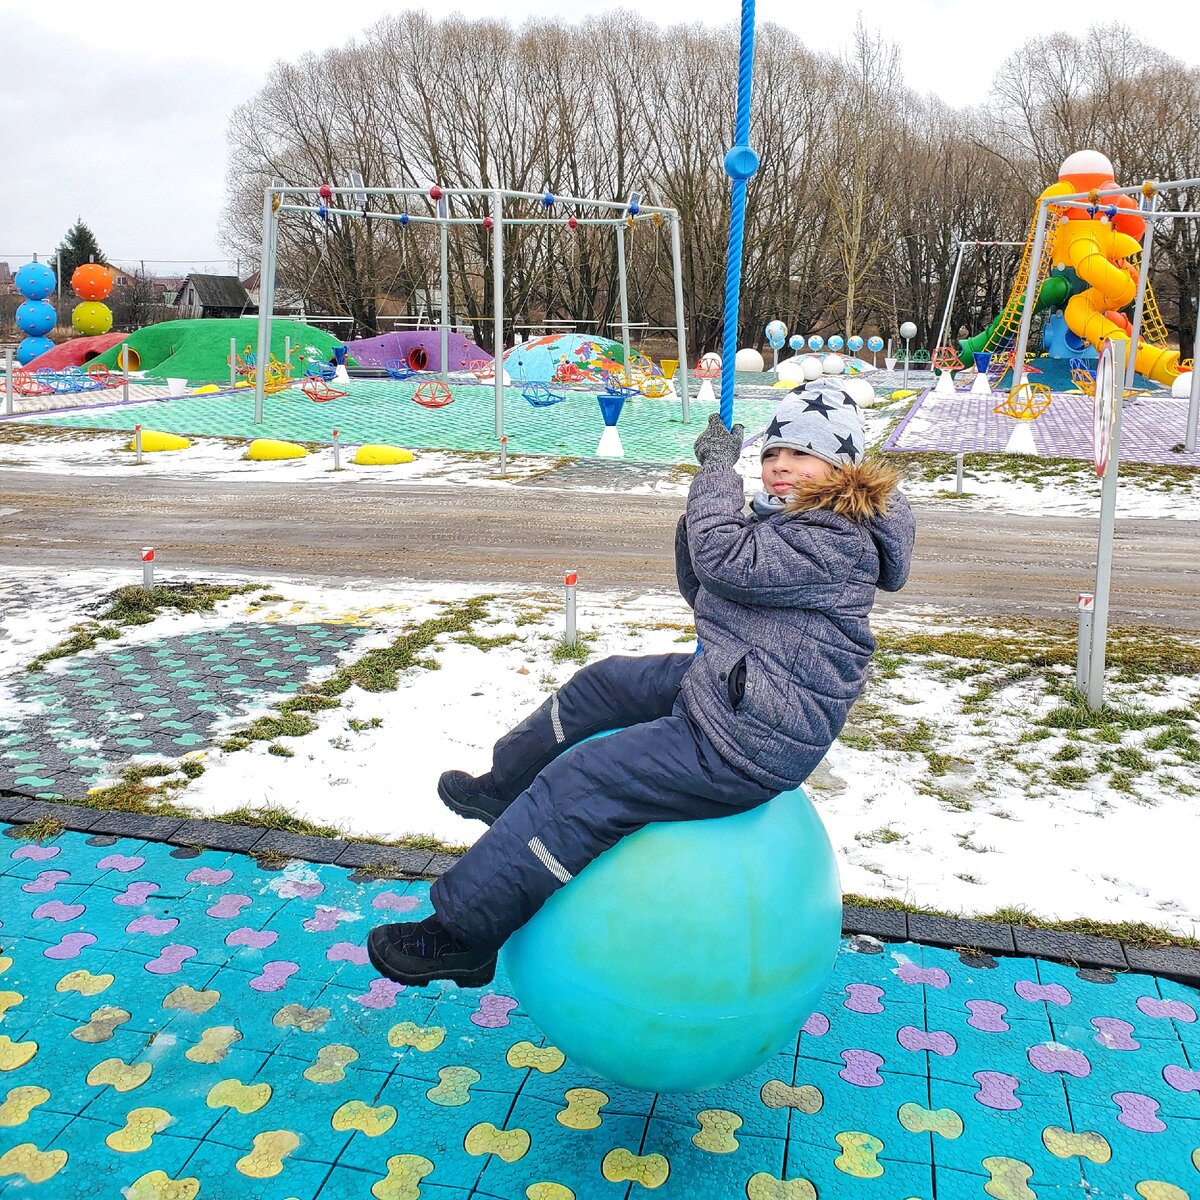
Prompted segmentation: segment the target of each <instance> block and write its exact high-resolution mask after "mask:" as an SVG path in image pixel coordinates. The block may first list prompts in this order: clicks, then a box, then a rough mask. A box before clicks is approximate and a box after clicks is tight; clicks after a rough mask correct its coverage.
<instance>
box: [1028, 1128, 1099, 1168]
mask: <svg viewBox="0 0 1200 1200" xmlns="http://www.w3.org/2000/svg"><path fill="white" fill-rule="evenodd" d="M1042 1145H1043V1146H1045V1147H1046V1149H1047V1150H1049V1151H1050V1153H1051V1154H1053V1155H1054V1157H1055V1158H1071V1157H1073V1156H1075V1157H1079V1158H1086V1159H1089V1160H1090V1161H1091V1162H1094V1163H1106V1162H1111V1161H1112V1147H1111V1146H1110V1145H1109V1144H1108V1140H1107V1139H1106V1138H1105V1137H1104V1136H1103V1135H1101V1134H1099V1133H1096V1132H1094V1131H1093V1130H1090V1129H1085V1130H1084V1131H1083V1132H1082V1133H1071V1132H1070V1131H1069V1130H1066V1129H1063V1128H1062V1127H1061V1126H1060V1125H1047V1126H1046V1128H1045V1129H1043V1130H1042Z"/></svg>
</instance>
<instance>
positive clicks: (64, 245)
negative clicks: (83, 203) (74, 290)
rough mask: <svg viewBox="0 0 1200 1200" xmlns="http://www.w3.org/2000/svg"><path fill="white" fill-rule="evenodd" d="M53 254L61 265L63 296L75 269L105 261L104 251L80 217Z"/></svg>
mask: <svg viewBox="0 0 1200 1200" xmlns="http://www.w3.org/2000/svg"><path fill="white" fill-rule="evenodd" d="M55 253H56V254H58V255H59V256H60V257H59V261H60V263H61V264H62V287H63V292H64V294H65V293H66V291H67V289H68V288H69V287H70V284H71V275H72V273H73V272H74V270H75V268H76V267H79V266H82V265H83V264H84V263H88V262H97V263H102V262H104V261H105V258H104V251H103V250H101V249H100V243H99V242H97V241H96V235H95V234H94V233H93V232H92V231H91V230H90V229H89V228H88V227H87V225H85V224H84V221H83V218H82V217H77V218H76V220H75V224H74V225H72V226H71V228H70V229H68V230H67V235H66V237H64V238H63V240H62V242H61V243H60V244H59V246H58V249H57V250H56V251H55Z"/></svg>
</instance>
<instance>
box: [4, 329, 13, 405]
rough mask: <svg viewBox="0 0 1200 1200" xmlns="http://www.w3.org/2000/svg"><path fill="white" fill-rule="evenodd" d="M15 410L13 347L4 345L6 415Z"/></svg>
mask: <svg viewBox="0 0 1200 1200" xmlns="http://www.w3.org/2000/svg"><path fill="white" fill-rule="evenodd" d="M12 411H13V348H12V347H11V346H5V347H4V415H5V416H6V417H11V416H12Z"/></svg>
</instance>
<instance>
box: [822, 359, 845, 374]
mask: <svg viewBox="0 0 1200 1200" xmlns="http://www.w3.org/2000/svg"><path fill="white" fill-rule="evenodd" d="M845 371H846V360H845V359H844V358H843V357H842V356H841V355H840V354H827V355H825V357H824V358H823V359H821V374H822V375H843V374H845Z"/></svg>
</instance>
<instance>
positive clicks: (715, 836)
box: [501, 788, 842, 1092]
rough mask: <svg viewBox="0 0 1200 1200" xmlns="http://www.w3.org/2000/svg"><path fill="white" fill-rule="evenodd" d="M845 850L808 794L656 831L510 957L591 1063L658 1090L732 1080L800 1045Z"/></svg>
mask: <svg viewBox="0 0 1200 1200" xmlns="http://www.w3.org/2000/svg"><path fill="white" fill-rule="evenodd" d="M841 917H842V897H841V887H840V884H839V881H838V873H837V864H836V861H835V859H834V854H833V847H832V846H831V845H830V842H829V836H828V834H826V832H825V828H824V826H823V825H822V824H821V819H820V817H819V816H818V815H817V812H816V810H815V809H814V808H813V806H812V803H811V802H810V801H809V799H808V797H807V796H806V795H805V794H804V792H803V791H802V790H801V789H799V788H797V789H796V790H795V791H793V792H784V793H782V794H781V795H779V796H776V797H775V799H773V800H771V801H769V802H768V803H767V804H763V805H760V806H759V807H758V808H754V809H751V810H749V811H748V812H744V813H739V814H737V815H736V816H729V817H721V818H718V819H715V820H706V821H669V822H661V823H655V824H652V825H647V826H646V827H645V828H643V829H641V830H639V831H638V832H637V833H634V834H633V835H631V836H630V837H627V838H624V839H623V840H622V841H620V842H618V843H617V845H616V846H614V847H613V848H612V849H611V850H608V851H606V852H605V853H604V854H602V855H601V856H600V857H599V858H598V859H596V860H595V861H594V862H593V863H591V864H590V865H589V866H588V867H586V868H585V869H584V870H583V871H581V872H580V873H579V874H578V875H577V876H576V877H575V878H574V879H573V880H571V882H570V883H568V884H567V885H566V886H565V887H563V888H562V889H560V890H559V891H558V892H556V893H555V894H554V895H553V896H551V897H550V899H549V900H548V901H547V902H546V904H545V906H544V907H543V908H542V909H541V911H540V912H538V913H537V914H536V915H535V916H534V917H533V918H532V920H530V921H529V922H528V924H526V925H525V926H524V927H523V928H522V929H520V930H518V931H517V933H515V934H514V935H513V936H512V937H511V938H510V939H509V941H508V943H507V945H506V946H505V947H504V950H503V951H502V952H501V955H502V963H503V965H504V967H505V969H506V970H507V971H508V974H509V977H510V979H511V980H512V984H513V990H514V992H515V994H516V996H517V998H518V999H519V1000H520V1002H521V1005H522V1006H523V1007H524V1008H525V1010H526V1011H527V1012H528V1013H529V1016H530V1017H531V1018H532V1019H533V1021H534V1022H535V1023H536V1024H537V1025H538V1026H539V1028H541V1029H542V1031H543V1032H544V1033H545V1034H546V1036H547V1038H548V1039H549V1040H550V1041H551V1042H552V1043H553V1044H554V1045H555V1046H557V1047H558V1048H559V1049H560V1050H562V1051H563V1053H564V1054H566V1055H568V1056H569V1057H570V1058H572V1059H573V1060H574V1061H575V1062H576V1063H578V1064H579V1065H580V1066H581V1067H584V1068H586V1069H587V1070H590V1071H592V1072H594V1073H595V1074H597V1075H600V1076H601V1077H602V1078H604V1079H609V1080H612V1081H613V1082H614V1083H617V1084H620V1085H622V1086H624V1087H631V1088H642V1089H645V1090H648V1091H658V1092H688V1091H701V1090H703V1089H706V1088H712V1087H718V1086H720V1085H721V1084H724V1083H727V1082H729V1081H730V1080H732V1079H737V1078H739V1077H740V1076H742V1075H745V1074H746V1073H747V1072H748V1071H752V1070H754V1068H755V1067H757V1066H759V1065H760V1064H762V1063H763V1062H765V1061H766V1060H767V1059H768V1058H770V1057H771V1055H773V1054H775V1053H777V1052H778V1051H779V1050H780V1049H781V1048H782V1047H784V1046H785V1045H787V1044H789V1043H791V1042H792V1041H793V1040H794V1039H795V1037H796V1034H797V1030H798V1029H799V1028H800V1026H801V1025H802V1024H803V1023H804V1021H805V1020H807V1018H808V1017H809V1016H810V1015H811V1013H812V1012H813V1010H814V1008H815V1007H816V1005H817V1003H818V1000H819V998H820V996H821V994H822V992H823V991H824V990H825V988H826V987H827V985H828V983H829V979H830V976H831V974H832V971H833V965H834V959H835V958H836V956H837V950H838V944H839V939H840V936H841Z"/></svg>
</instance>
